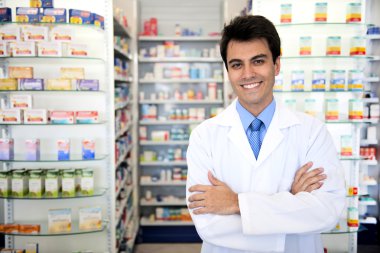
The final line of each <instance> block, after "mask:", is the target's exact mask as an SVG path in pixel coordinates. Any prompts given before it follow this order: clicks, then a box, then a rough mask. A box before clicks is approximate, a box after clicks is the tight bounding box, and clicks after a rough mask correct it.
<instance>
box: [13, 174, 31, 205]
mask: <svg viewBox="0 0 380 253" xmlns="http://www.w3.org/2000/svg"><path fill="white" fill-rule="evenodd" d="M27 195H28V173H27V172H26V170H13V171H12V196H13V197H20V198H21V197H25V196H27Z"/></svg>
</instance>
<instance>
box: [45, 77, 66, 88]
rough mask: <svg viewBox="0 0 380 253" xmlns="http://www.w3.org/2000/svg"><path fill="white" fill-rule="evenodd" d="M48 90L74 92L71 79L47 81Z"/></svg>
mask: <svg viewBox="0 0 380 253" xmlns="http://www.w3.org/2000/svg"><path fill="white" fill-rule="evenodd" d="M45 89H46V90H73V88H72V83H71V80H70V79H63V78H60V79H48V80H47V81H46V88H45Z"/></svg>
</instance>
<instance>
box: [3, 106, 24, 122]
mask: <svg viewBox="0 0 380 253" xmlns="http://www.w3.org/2000/svg"><path fill="white" fill-rule="evenodd" d="M0 122H1V123H3V124H21V123H22V113H21V110H20V109H18V108H14V109H1V110H0Z"/></svg>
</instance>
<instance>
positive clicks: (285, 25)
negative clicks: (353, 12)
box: [275, 22, 373, 29]
mask: <svg viewBox="0 0 380 253" xmlns="http://www.w3.org/2000/svg"><path fill="white" fill-rule="evenodd" d="M275 26H276V27H279V28H281V27H293V26H321V27H324V26H329V28H330V27H334V26H337V29H346V27H350V26H351V27H369V26H373V24H367V23H362V22H359V23H346V22H345V23H342V22H308V23H293V22H291V23H278V24H275Z"/></svg>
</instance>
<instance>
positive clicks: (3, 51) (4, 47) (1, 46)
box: [0, 41, 11, 57]
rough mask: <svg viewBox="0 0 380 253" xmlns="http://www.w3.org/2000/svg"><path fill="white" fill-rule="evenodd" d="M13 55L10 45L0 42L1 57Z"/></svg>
mask: <svg viewBox="0 0 380 253" xmlns="http://www.w3.org/2000/svg"><path fill="white" fill-rule="evenodd" d="M10 55H11V50H10V48H9V43H8V42H6V41H0V57H9V56H10Z"/></svg>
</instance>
